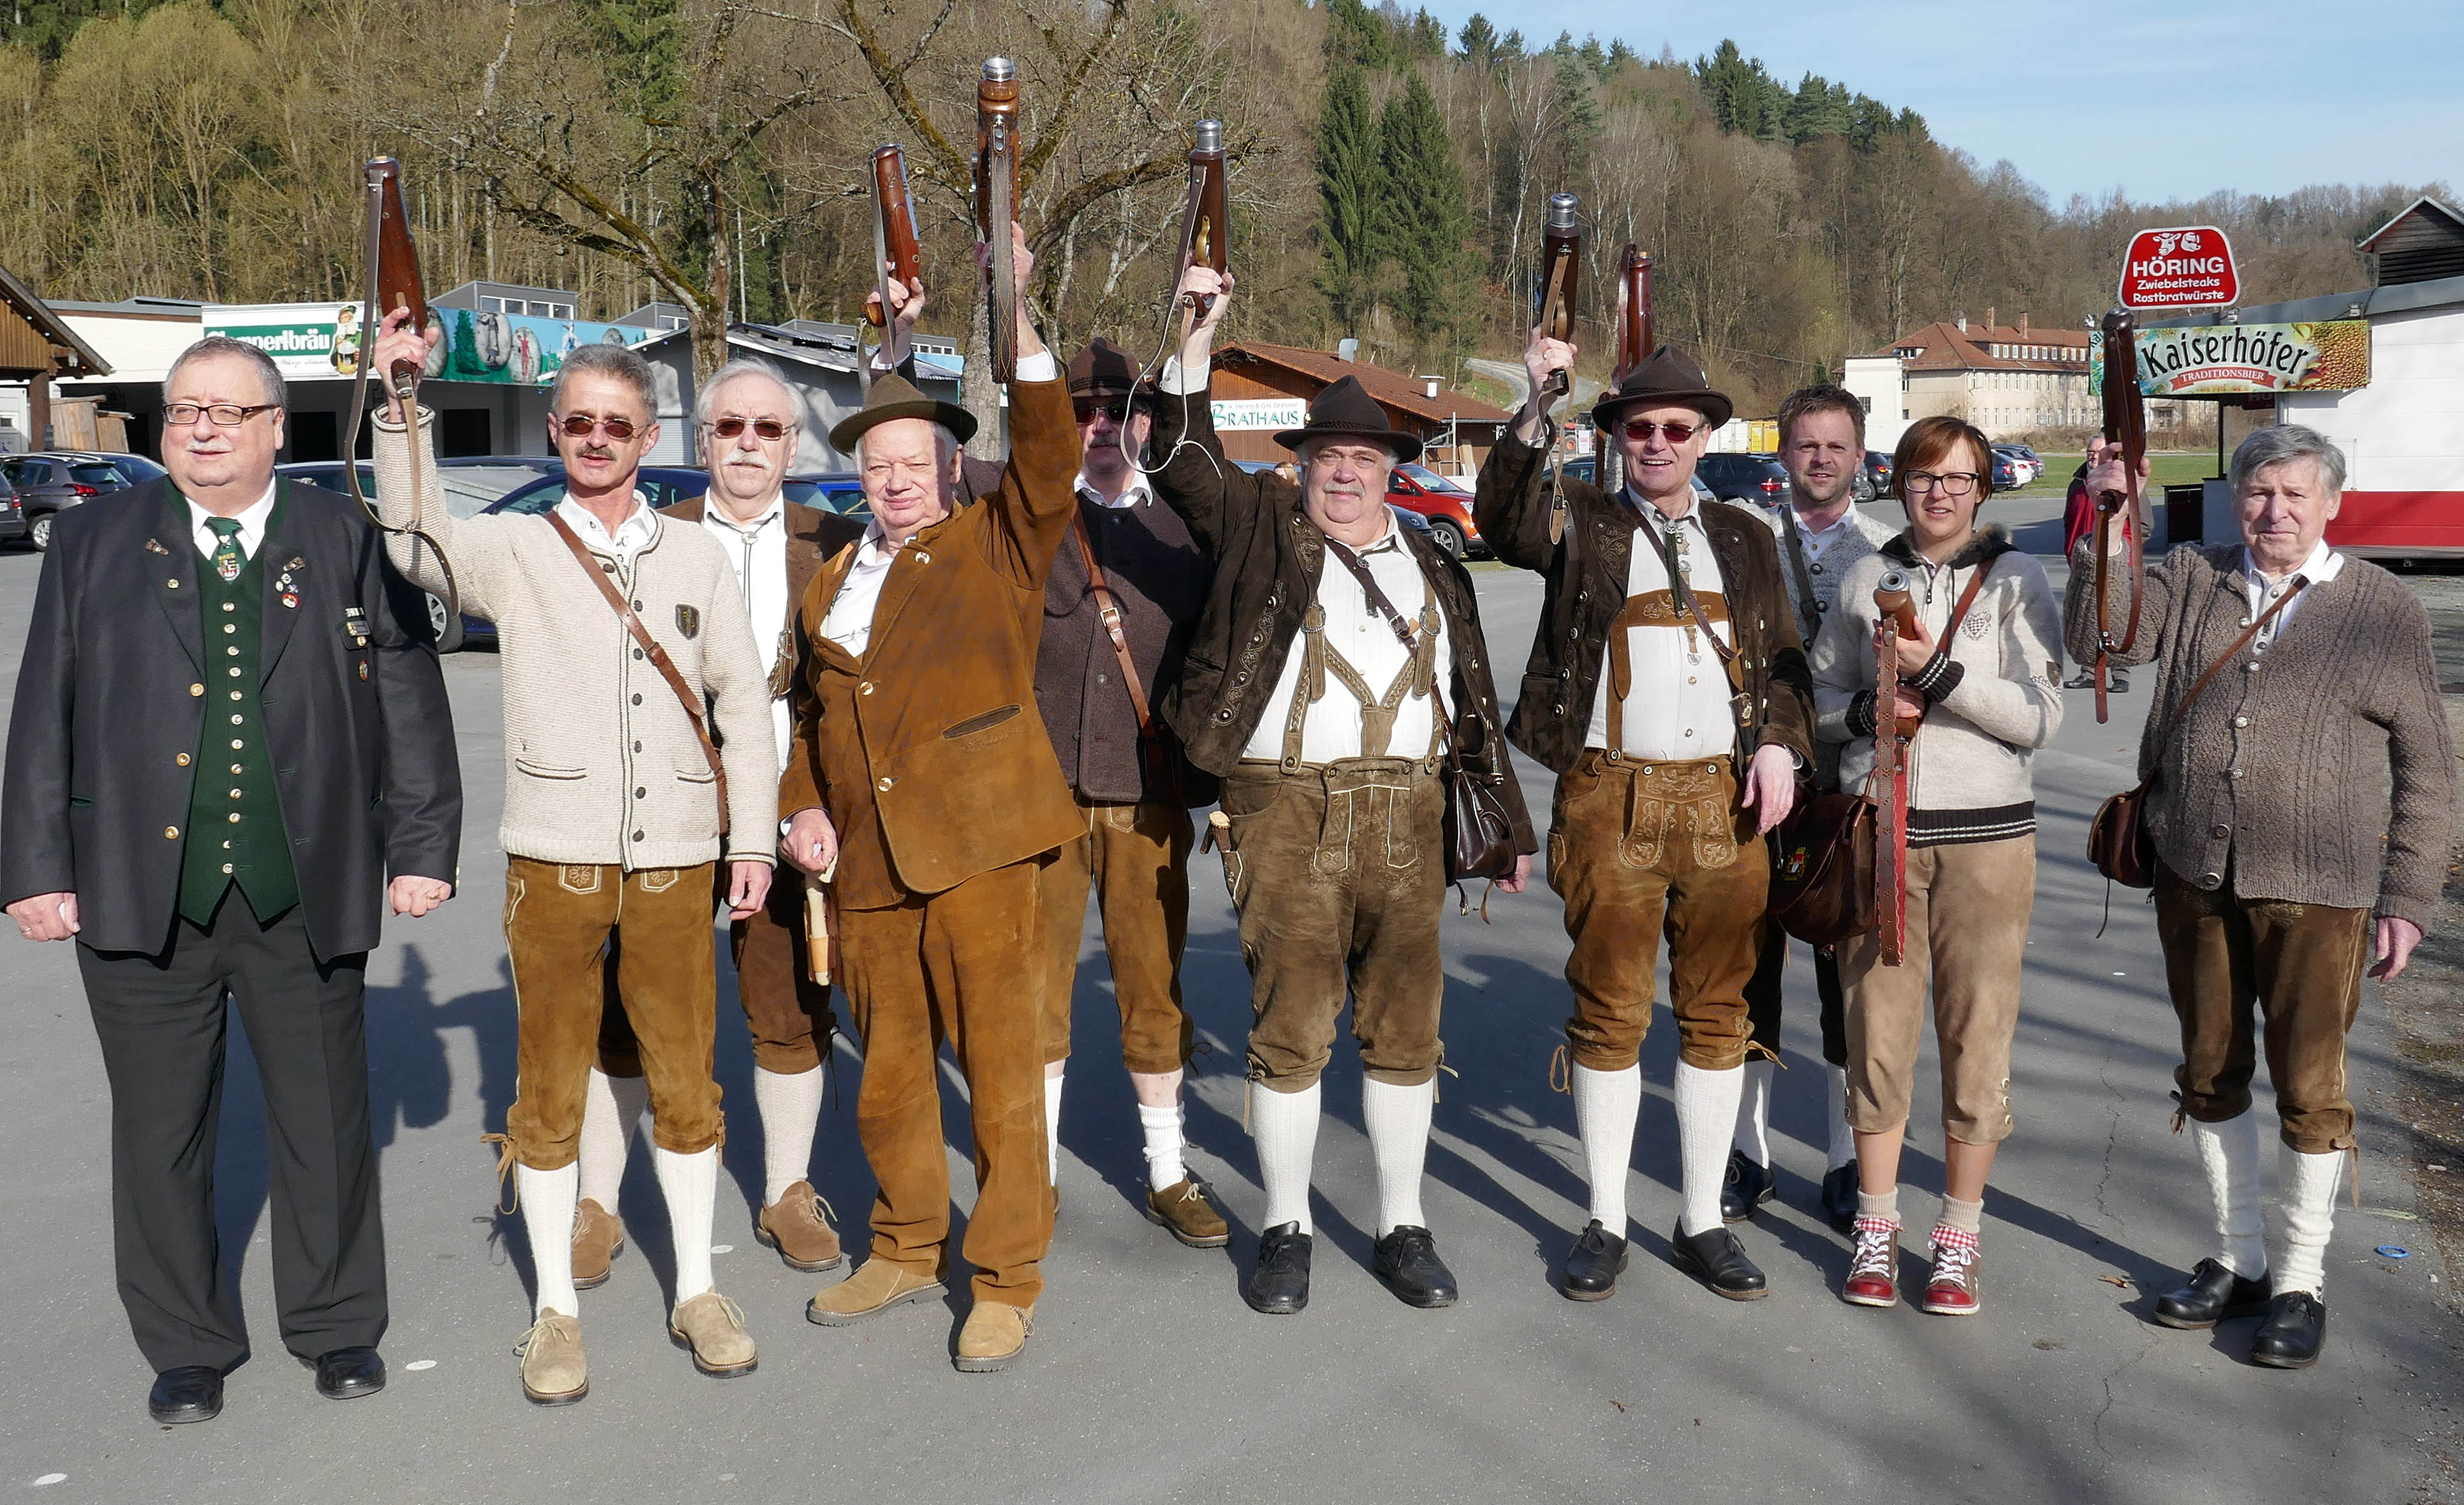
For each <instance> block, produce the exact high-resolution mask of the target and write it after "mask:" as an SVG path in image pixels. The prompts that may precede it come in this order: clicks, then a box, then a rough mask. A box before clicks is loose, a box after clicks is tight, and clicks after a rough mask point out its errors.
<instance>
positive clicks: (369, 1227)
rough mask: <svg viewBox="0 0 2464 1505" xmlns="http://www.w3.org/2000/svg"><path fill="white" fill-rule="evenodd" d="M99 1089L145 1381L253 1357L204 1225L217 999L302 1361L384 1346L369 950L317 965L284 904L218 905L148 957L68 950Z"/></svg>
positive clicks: (121, 1258)
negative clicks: (247, 1108)
mask: <svg viewBox="0 0 2464 1505" xmlns="http://www.w3.org/2000/svg"><path fill="white" fill-rule="evenodd" d="M77 964H78V968H79V970H80V971H82V972H83V973H84V976H85V992H86V1002H87V1004H88V1005H89V1006H90V1007H92V1009H93V1011H94V1029H95V1033H96V1035H97V1036H99V1038H100V1040H101V1043H102V1064H103V1070H104V1072H105V1073H107V1074H108V1075H109V1076H110V1078H111V1171H112V1176H111V1181H112V1187H111V1204H112V1206H111V1211H112V1233H113V1249H114V1256H115V1260H116V1264H117V1269H118V1273H119V1278H120V1299H121V1303H122V1304H123V1305H125V1306H126V1307H127V1309H128V1323H129V1326H130V1328H131V1329H132V1330H133V1331H134V1332H135V1334H136V1337H137V1346H138V1348H139V1349H140V1350H141V1351H143V1354H144V1355H145V1360H146V1361H147V1362H148V1363H150V1364H152V1365H153V1366H154V1367H155V1368H156V1369H157V1370H162V1369H171V1368H177V1367H180V1366H182V1365H187V1364H206V1365H210V1366H212V1367H214V1368H217V1369H225V1370H228V1369H231V1368H232V1367H234V1366H235V1365H237V1364H238V1363H239V1362H240V1361H243V1360H245V1359H246V1358H247V1357H248V1352H249V1348H248V1335H247V1333H246V1332H245V1331H243V1330H242V1328H241V1326H240V1317H239V1308H238V1304H237V1301H236V1299H235V1293H234V1291H233V1284H234V1282H233V1280H232V1278H231V1273H230V1272H228V1271H226V1269H225V1268H224V1261H223V1251H222V1249H221V1246H220V1241H219V1240H218V1239H217V1237H216V1236H215V1232H214V1142H215V1140H216V1137H217V1134H218V1132H219V1129H220V1125H221V1119H222V1096H223V1054H224V1045H225V1033H226V1029H225V1023H226V1017H227V1016H226V1013H225V1009H224V1000H225V999H226V998H227V997H228V998H231V999H233V1000H235V1001H236V1002H237V1003H238V1005H239V1013H240V1019H241V1021H242V1022H243V1023H244V1024H245V1025H246V1026H247V1029H248V1039H249V1045H250V1046H251V1048H252V1049H253V1051H254V1052H255V1055H256V1063H257V1070H258V1073H259V1075H260V1076H261V1077H262V1079H263V1082H264V1087H265V1122H266V1133H265V1138H266V1157H267V1161H268V1168H269V1171H270V1173H271V1174H270V1184H271V1187H272V1192H273V1208H272V1218H273V1229H272V1231H273V1235H274V1293H275V1306H276V1308H277V1309H278V1310H279V1312H280V1314H281V1321H282V1340H283V1345H284V1346H285V1347H287V1348H289V1349H290V1350H291V1351H292V1352H293V1353H295V1354H297V1355H299V1356H300V1357H301V1358H303V1359H314V1358H316V1357H317V1356H318V1355H319V1354H323V1353H329V1352H331V1351H332V1350H334V1349H337V1348H347V1347H351V1346H354V1345H357V1344H369V1345H373V1344H374V1343H376V1342H377V1340H378V1339H381V1338H382V1337H384V1336H385V1233H384V1229H383V1228H382V1227H381V1225H380V1223H379V1219H378V1206H377V1163H376V1149H375V1146H374V1145H373V1144H372V1143H371V1141H370V1140H369V1138H368V1052H367V1040H366V1036H365V1034H364V1032H363V1029H362V1017H361V1010H362V990H363V983H364V980H365V975H366V966H367V956H366V954H365V953H364V952H362V953H356V954H353V955H350V956H343V957H337V958H334V959H333V960H332V961H330V962H325V963H319V961H318V960H317V958H316V957H315V955H314V954H313V953H312V952H311V951H310V950H309V946H308V926H307V921H306V920H305V919H304V918H302V917H301V915H300V912H299V910H298V908H297V906H295V907H293V908H292V909H291V910H289V911H288V912H286V913H285V914H283V915H280V916H278V917H276V918H275V920H274V922H273V923H271V924H259V923H258V921H257V918H256V917H255V916H254V915H253V914H252V913H251V912H250V910H249V907H248V904H247V902H246V901H245V900H244V899H243V898H242V897H241V896H239V895H238V894H237V893H236V892H234V893H232V894H231V895H230V896H228V897H227V898H226V899H225V900H224V902H223V906H222V908H221V909H220V910H219V911H218V912H217V913H216V914H215V916H214V920H213V924H212V925H211V926H210V927H209V928H208V929H203V930H200V929H199V928H197V927H196V926H195V925H192V924H190V923H188V922H187V920H185V919H184V920H179V921H177V922H175V924H174V927H173V931H172V936H171V942H170V944H169V945H168V946H167V947H166V948H165V949H164V950H163V951H162V952H161V953H159V954H157V955H153V956H147V955H144V954H143V953H140V952H130V951H96V950H93V949H91V948H89V947H87V946H85V945H82V944H80V945H79V946H78V947H77Z"/></svg>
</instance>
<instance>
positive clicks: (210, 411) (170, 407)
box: [163, 403, 282, 429]
mask: <svg viewBox="0 0 2464 1505" xmlns="http://www.w3.org/2000/svg"><path fill="white" fill-rule="evenodd" d="M281 406H282V405H281V404H280V403H258V404H257V405H256V406H255V407H253V408H243V407H241V406H240V405H239V404H237V403H166V404H165V405H164V408H163V421H164V422H165V423H167V424H169V425H170V426H171V427H173V428H175V429H185V428H187V427H188V426H189V425H190V424H192V423H195V422H196V421H197V420H198V419H199V418H211V419H212V420H213V421H214V427H215V428H217V429H236V428H238V427H239V426H240V425H241V424H244V423H246V422H248V421H249V420H250V419H251V418H253V417H255V416H256V415H257V414H258V413H261V412H273V411H275V409H279V408H280V407H281Z"/></svg>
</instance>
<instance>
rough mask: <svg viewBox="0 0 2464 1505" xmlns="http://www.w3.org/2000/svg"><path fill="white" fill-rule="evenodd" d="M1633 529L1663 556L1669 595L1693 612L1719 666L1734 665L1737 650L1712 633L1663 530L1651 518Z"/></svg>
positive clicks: (1637, 522) (1706, 534)
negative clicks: (1679, 571) (1717, 659)
mask: <svg viewBox="0 0 2464 1505" xmlns="http://www.w3.org/2000/svg"><path fill="white" fill-rule="evenodd" d="M1674 525H1675V524H1671V526H1674ZM1634 526H1635V531H1637V532H1639V533H1640V534H1641V535H1642V536H1643V537H1645V538H1647V539H1649V540H1651V546H1652V548H1653V550H1654V551H1655V552H1657V553H1658V554H1659V555H1660V567H1661V569H1663V570H1665V571H1666V572H1667V574H1668V591H1669V594H1671V595H1673V596H1675V597H1676V598H1677V599H1678V600H1680V601H1683V602H1684V603H1685V609H1687V610H1688V611H1691V612H1693V613H1694V626H1695V627H1696V628H1698V629H1700V630H1701V631H1702V633H1703V635H1704V636H1705V638H1708V639H1709V640H1710V643H1711V652H1712V653H1717V654H1718V655H1719V656H1720V667H1722V668H1724V669H1725V668H1727V666H1728V665H1729V664H1731V663H1733V662H1735V661H1736V657H1737V651H1736V650H1735V649H1733V648H1730V647H1729V646H1728V645H1727V644H1726V643H1723V642H1721V641H1720V634H1719V633H1717V632H1714V631H1711V619H1710V618H1709V617H1707V616H1705V615H1704V614H1703V603H1702V602H1700V601H1698V600H1696V599H1695V598H1694V587H1692V586H1690V585H1687V584H1686V583H1685V577H1684V576H1683V575H1681V574H1679V573H1678V572H1677V551H1676V550H1675V549H1674V548H1671V547H1670V546H1669V542H1668V541H1667V540H1666V539H1664V538H1662V537H1661V534H1660V530H1659V529H1658V528H1655V527H1653V526H1652V525H1651V520H1650V519H1649V518H1637V519H1635V520H1634ZM1710 533H1711V530H1710V529H1709V528H1707V527H1706V528H1705V529H1704V530H1703V536H1704V539H1705V542H1708V541H1709V539H1710ZM1792 609H1793V608H1792ZM1735 618H1736V613H1734V612H1730V613H1729V620H1731V621H1734V620H1735Z"/></svg>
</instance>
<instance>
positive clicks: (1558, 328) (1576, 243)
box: [1533, 193, 1583, 398]
mask: <svg viewBox="0 0 2464 1505" xmlns="http://www.w3.org/2000/svg"><path fill="white" fill-rule="evenodd" d="M1580 209H1581V205H1580V203H1579V202H1578V201H1577V200H1576V199H1575V197H1574V195H1573V194H1571V193H1556V194H1551V196H1550V199H1549V222H1548V224H1547V225H1546V226H1544V227H1542V229H1541V232H1540V286H1539V288H1538V290H1537V297H1536V298H1535V299H1534V300H1533V301H1534V304H1535V306H1536V308H1537V310H1538V314H1539V317H1538V318H1537V319H1536V320H1535V321H1534V322H1535V323H1536V324H1538V325H1539V328H1540V332H1541V333H1542V334H1543V335H1546V336H1547V337H1548V338H1550V339H1551V340H1563V341H1567V342H1568V343H1572V342H1573V338H1574V309H1575V293H1576V289H1577V285H1578V280H1579V278H1578V274H1579V272H1580V270H1581V268H1582V264H1583V224H1582V220H1581V218H1580V217H1579V210H1580ZM1567 389H1568V381H1567V375H1566V373H1565V372H1563V371H1552V372H1551V373H1550V375H1549V384H1548V387H1546V390H1547V392H1548V394H1549V395H1550V396H1551V398H1557V397H1563V396H1565V395H1566V392H1567Z"/></svg>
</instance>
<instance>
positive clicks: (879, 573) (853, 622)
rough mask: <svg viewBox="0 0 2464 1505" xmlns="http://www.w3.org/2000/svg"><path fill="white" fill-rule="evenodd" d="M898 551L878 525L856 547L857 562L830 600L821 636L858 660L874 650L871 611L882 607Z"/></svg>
mask: <svg viewBox="0 0 2464 1505" xmlns="http://www.w3.org/2000/svg"><path fill="white" fill-rule="evenodd" d="M897 558H898V550H897V548H896V547H894V546H893V545H892V544H891V542H890V540H889V539H888V538H887V537H886V536H884V534H883V533H882V531H881V524H880V523H878V522H875V523H874V524H873V525H872V528H871V530H870V531H869V532H868V533H866V534H865V536H864V542H861V543H858V544H857V545H856V546H855V562H854V564H850V565H849V566H848V568H847V579H845V580H843V581H841V582H840V583H839V593H838V594H837V595H835V596H833V597H831V598H830V609H829V610H828V611H827V612H825V613H824V615H823V617H822V635H823V636H824V637H826V638H828V639H829V640H830V641H831V642H833V643H836V644H838V645H839V646H840V647H841V648H844V649H846V650H847V652H848V653H853V654H854V655H855V656H856V657H858V658H862V657H863V656H864V651H865V650H866V649H868V648H869V647H871V646H872V611H873V608H875V607H877V606H879V605H880V604H881V587H882V585H883V583H884V582H886V581H888V580H889V579H890V566H891V562H892V561H894V560H896V559H897Z"/></svg>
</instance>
